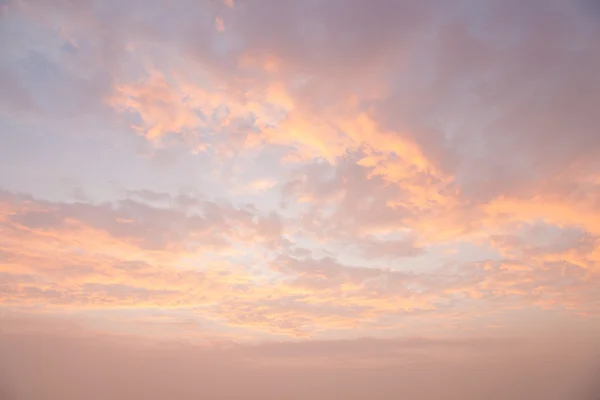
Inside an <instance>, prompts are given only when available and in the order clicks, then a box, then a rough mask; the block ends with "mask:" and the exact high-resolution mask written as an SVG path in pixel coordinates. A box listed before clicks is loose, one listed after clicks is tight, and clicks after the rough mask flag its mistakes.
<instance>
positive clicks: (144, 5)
mask: <svg viewBox="0 0 600 400" xmlns="http://www.w3.org/2000/svg"><path fill="white" fill-rule="evenodd" d="M0 49H1V51H2V54H3V56H2V58H1V60H0V307H1V308H0V321H1V322H2V323H1V325H2V328H3V329H2V331H0V333H1V336H0V339H1V340H0V343H3V346H9V344H10V343H12V342H11V341H12V340H15V339H14V337H13V336H11V335H16V336H17V337H18V335H19V334H20V333H22V334H25V333H27V334H31V335H33V336H35V335H38V334H39V333H40V332H46V331H52V332H54V334H55V335H56V340H57V341H60V340H64V339H65V338H67V337H69V334H70V333H69V329H66V328H64V326H65V324H67V326H71V327H72V329H75V330H76V331H79V330H81V331H82V332H87V333H86V336H85V342H86V344H85V346H92V347H93V346H94V343H96V344H97V345H98V346H105V345H106V346H109V347H110V348H111V349H113V347H112V346H116V344H115V343H113V342H112V340H113V339H114V338H115V337H121V336H123V335H124V336H126V337H130V338H131V337H132V338H135V340H139V341H149V342H151V343H153V346H158V347H159V348H160V349H162V350H160V351H167V352H168V351H175V350H173V349H172V348H171V347H169V346H173V345H174V343H183V342H185V343H187V344H186V346H192V348H196V347H194V346H199V347H198V348H201V349H205V348H208V349H210V351H214V352H219V354H221V355H222V356H223V357H226V359H229V358H228V357H231V359H232V360H233V359H235V360H238V361H239V360H240V359H244V360H245V361H244V363H242V364H239V365H238V364H236V368H238V367H239V371H240V374H241V373H243V371H245V370H246V369H247V368H250V369H252V368H254V367H256V366H257V365H259V366H260V367H261V368H267V367H268V368H274V365H280V364H281V363H282V362H283V363H284V364H285V363H291V364H293V368H292V367H291V366H290V365H287V364H286V365H287V367H286V368H289V369H287V370H286V371H287V372H286V373H289V374H290V378H289V379H293V376H294V374H297V373H299V372H298V371H297V370H295V369H294V368H298V365H302V366H303V367H306V366H311V365H312V366H320V367H323V366H324V365H327V368H330V369H329V371H330V373H331V374H332V375H331V376H336V372H335V371H337V369H336V368H338V369H339V368H342V367H344V366H346V365H355V366H357V368H358V367H360V368H367V367H366V366H365V365H364V364H365V363H366V364H368V368H384V369H385V368H388V369H387V370H386V371H392V370H393V369H394V368H396V367H398V363H399V362H400V361H399V360H400V359H404V357H407V356H406V355H404V352H405V351H408V352H409V353H411V354H412V351H413V350H414V351H417V352H418V357H417V358H416V361H415V362H421V361H423V360H427V361H426V362H425V361H423V362H424V363H425V364H424V365H427V368H434V366H435V365H437V363H438V362H439V363H440V364H439V365H444V368H452V365H453V363H458V362H459V361H457V358H456V357H457V356H456V354H454V353H453V352H454V351H457V350H459V351H460V352H462V353H461V354H462V355H461V356H460V357H458V359H461V357H466V358H469V357H471V356H472V355H473V354H475V355H480V356H481V357H483V355H486V357H487V355H489V354H488V352H494V351H498V350H497V348H496V346H497V345H498V341H500V342H502V343H505V342H504V341H508V342H511V341H513V340H525V341H526V342H530V343H534V342H535V341H536V340H537V339H539V338H540V337H541V336H543V335H544V332H545V331H546V330H548V329H555V327H557V326H565V325H569V326H571V327H572V332H571V333H569V334H567V333H564V332H563V331H562V330H559V333H558V334H557V335H556V337H555V338H554V339H553V340H556V341H559V342H560V340H561V339H560V338H561V337H562V338H563V340H564V341H565V342H568V341H570V340H572V337H573V335H575V336H577V337H580V336H585V337H588V338H591V337H593V334H592V333H597V332H598V331H599V329H598V328H600V324H599V322H598V321H599V318H600V133H599V132H600V131H599V129H598V127H599V126H600V114H599V113H598V112H597V110H596V108H597V105H598V104H600V79H598V77H597V71H600V7H598V6H597V2H595V1H591V0H577V1H572V2H564V1H546V0H532V1H528V2H526V3H523V2H520V1H516V0H515V1H513V0H508V1H502V2H498V1H492V0H489V1H488V0H485V1H469V0H456V1H436V0H431V1H430V0H425V1H395V0H374V1H361V0H350V1H349V0H333V1H322V0H310V1H307V0H286V1H279V0H259V1H253V0H238V1H235V0H229V1H220V0H210V1H208V0H206V1H188V0H177V1H160V0H159V1H153V2H146V1H144V2H142V1H141V0H133V1H128V2H125V3H124V2H117V1H112V0H109V1H105V0H102V1H100V0H98V1H96V0H75V1H66V0H51V1H36V0H8V1H0ZM24 321H26V322H24ZM69 324H72V325H69ZM4 327H6V328H4ZM53 327H54V328H56V329H54V328H53ZM563 333H564V337H563V336H561V335H563ZM365 338H368V339H365ZM415 338H417V339H415ZM53 340H54V339H53ZM105 341H109V342H110V343H109V344H106V343H105ZM24 343H25V342H20V344H19V345H23V346H25V344H24ZM61 343H62V342H61ZM511 343H512V342H511ZM582 343H585V344H586V345H587V346H589V347H590V348H595V347H594V345H595V344H596V341H594V340H592V339H589V340H588V339H586V340H583V341H582ZM63 345H64V343H63V344H59V343H58V342H57V343H56V344H50V345H48V346H49V347H48V351H49V352H50V353H49V354H52V355H51V356H49V357H57V354H59V353H60V351H59V350H57V349H58V348H59V347H60V346H63ZM55 346H56V348H55ZM9 347H10V346H9ZM440 348H443V350H439V349H440ZM450 348H451V349H453V350H452V351H446V350H447V349H450ZM169 349H170V350H169ZM569 349H570V348H569ZM513 350H514V349H513ZM69 351H75V350H69ZM110 351H116V350H114V349H113V350H110ZM110 351H108V352H109V353H110ZM177 351H180V350H177ZM199 351H200V350H199ZM202 351H209V350H202ZM221 352H224V353H221ZM540 352H541V353H543V352H542V351H541V350H540ZM514 353H515V355H516V354H518V353H519V352H518V351H516V350H514ZM566 353H569V351H566ZM173 354H175V353H173ZM203 354H204V353H203ZM211 354H213V353H211ZM286 354H288V355H289V354H291V355H289V356H288V355H286ZM511 354H512V353H511ZM536 354H537V353H536ZM569 354H570V353H569ZM413 355H414V354H413ZM505 356H506V354H505ZM173 357H175V356H173ZM215 357H216V356H215ZM432 357H433V358H432ZM536 357H537V356H536ZM540 357H541V356H540ZM16 358H17V357H16V356H15V358H14V359H9V361H8V362H7V363H5V364H6V365H3V367H6V368H7V370H12V369H13V368H11V366H12V365H13V363H17V362H18V361H17V360H16ZM484 358H485V357H484ZM484 358H481V359H478V360H477V363H479V362H481V363H483V364H485V365H490V368H492V365H495V366H493V368H501V365H504V366H506V365H509V364H510V362H509V361H507V360H505V359H502V360H499V359H498V360H497V359H496V358H494V357H492V356H490V357H489V358H485V360H484ZM248 359H254V360H255V361H256V362H255V364H256V365H253V366H249V365H248ZM291 359H293V361H290V360H291ZM300 359H301V360H300ZM432 359H435V360H436V361H435V362H433V361H431V360H432ZM340 360H342V361H340ZM536 360H537V358H536ZM558 360H559V358H556V359H553V361H552V362H558ZM74 362H75V361H74ZM132 362H133V361H132ZM232 362H233V361H232ZM236 362H237V361H236ZM495 362H497V364H494V363H495ZM536 362H537V361H536ZM503 363H508V364H503ZM250 364H252V363H250ZM467 364H468V363H467ZM475 364H476V363H475ZM475 364H473V365H475ZM483 364H482V365H483ZM15 365H16V364H15ZM23 365H24V364H23ZM265 365H266V366H267V367H265ZM468 365H469V366H468V367H465V368H466V369H465V371H467V370H468V369H469V368H475V367H474V366H470V365H471V364H468ZM477 365H479V364H477ZM65 368H66V369H65V370H64V371H67V370H68V371H70V370H69V369H68V368H67V367H65ZM136 368H138V367H136ZM390 368H391V369H390ZM424 368H425V367H424ZM427 368H425V369H424V370H423V377H422V379H426V377H427V376H428V375H427V373H426V370H427ZM477 368H479V367H477ZM502 368H503V367H502ZM532 368H533V367H532ZM250 369H248V371H249V370H250ZM434 369H435V368H434ZM559 369H560V368H558V369H556V370H555V372H556V371H558V370H559ZM14 370H15V371H18V370H19V369H18V368H16V367H15V368H14ZM261 371H262V372H261V374H262V373H264V374H266V375H264V376H265V377H267V376H269V373H268V372H264V370H261ZM332 371H333V372H332ZM340 371H341V369H340ZM363 372H364V371H363ZM40 373H41V374H43V373H45V372H40ZM71 373H72V372H65V374H66V375H64V376H68V374H71ZM89 373H90V374H93V373H94V372H93V371H91V370H90V372H89ZM165 373H167V372H165ZM173 373H176V372H173ZM236 373H237V372H236ZM282 373H283V372H282ZM364 373H365V374H367V373H366V372H364ZM386 373H387V372H386ZM557 373H558V372H557ZM561 373H562V372H561ZM565 373H566V372H565ZM144 374H145V373H141V375H140V376H142V375H144ZM367 375H368V374H367ZM434 375H435V373H432V374H431V377H433V376H434ZM468 375H469V373H468V372H465V375H464V376H468ZM11 376H12V375H11ZM48 376H50V375H48ZM136 376H137V375H136ZM261 376H262V375H261ZM339 376H340V377H342V376H343V378H340V380H343V381H346V380H348V379H353V378H350V375H348V374H346V372H344V373H342V372H340V375H339ZM365 376H366V375H365ZM435 376H438V375H435ZM22 378H23V377H21V378H19V379H22ZM23 379H24V378H23ZM48 379H51V378H48ZM57 379H58V378H57ZM61 379H63V378H60V379H59V380H61ZM111 379H112V378H111ZM132 379H142V378H139V377H138V378H132ZM232 379H236V378H232ZM260 379H263V378H260ZM264 379H267V378H264ZM282 379H283V378H282ZM286 379H287V378H286ZM386 379H387V378H386ZM386 379H384V380H383V381H385V382H387V383H382V385H383V386H384V387H385V386H386V385H388V386H387V387H391V386H389V385H390V382H388V381H386ZM419 379H421V378H419ZM432 379H433V378H432ZM436 379H437V378H436ZM17 380H18V379H17ZM284 381H285V379H284ZM383 381H382V382H383ZM565 382H566V381H565ZM90 384H91V383H90ZM40 385H41V386H40V389H39V390H44V389H43V388H44V387H45V386H44V385H47V383H43V382H42V383H40ZM261 385H266V383H261ZM259 386H260V385H259ZM392 386H393V385H392ZM492 386H493V385H492ZM492 386H489V387H488V388H487V390H490V391H491V390H492V389H491V388H492ZM517 386H518V385H517ZM517 386H515V387H517ZM257 387H258V386H257ZM482 387H483V386H482ZM519 387H520V386H519ZM536 387H537V386H536ZM548 388H549V386H548V387H545V388H544V387H543V385H541V386H539V390H542V392H543V390H547V389H548ZM363 389H364V390H367V389H366V386H365V388H363ZM363 389H357V391H355V394H356V393H363V392H361V390H363ZM61 390H62V389H61ZM165 390H166V389H165ZM190 390H192V389H190ZM256 390H257V391H256V392H252V393H253V394H252V395H251V396H261V395H260V393H266V392H262V391H261V390H263V389H261V388H260V387H258V389H256ZM373 390H374V389H373ZM382 390H383V389H382ZM390 390H391V389H390ZM394 390H396V389H394ZM394 390H391V391H389V392H385V390H383V391H382V392H381V394H380V395H379V394H378V396H380V397H381V398H386V397H385V396H388V397H391V396H397V395H398V393H399V392H397V391H394ZM415 390H416V389H415ZM457 390H458V389H457ZM482 390H483V389H482ZM536 390H537V389H536ZM548 390H549V389H548ZM59 392H60V390H59V391H58V392H56V393H59ZM276 392H277V391H276ZM351 392H352V390H350V389H348V391H347V393H351ZM542 392H539V393H542ZM549 392H550V393H551V392H552V390H550V391H549ZM190 393H191V392H190ZM194 393H196V392H194ZM274 393H275V392H274ZM277 393H279V392H277ZM343 393H346V392H343ZM365 393H367V392H365ZM439 393H443V392H439ZM457 393H458V392H457ZM507 393H508V392H507ZM515 393H517V392H515ZM519 393H520V392H519ZM523 393H524V392H523ZM543 393H545V392H543ZM556 393H558V392H556ZM179 395H180V396H182V397H181V398H187V397H185V396H186V395H185V393H184V392H181V393H180V394H179ZM556 395H557V396H558V394H556ZM23 396H28V395H27V394H23ZM29 396H30V397H26V398H27V399H28V398H36V397H35V396H36V395H35V394H30V395H29ZM31 396H33V397H31ZM57 396H58V394H57ZM77 396H81V395H75V397H74V398H81V397H77ZM111 396H112V395H111ZM115 396H116V395H115ZM125 396H126V397H125V398H131V397H127V395H125ZM137 396H142V394H137ZM187 396H188V397H189V396H190V395H189V394H188V395H187ZM215 396H216V395H215ZM277 396H279V397H278V398H282V396H283V397H285V396H284V395H282V394H281V393H279V394H278V395H277ZM290 396H291V394H290ZM303 396H304V397H302V396H301V397H299V398H307V397H311V398H314V394H308V392H306V394H305V395H303ZM323 396H324V397H323ZM328 396H330V395H322V398H329V397H328ZM344 396H345V394H344ZM357 396H358V397H357V398H371V397H369V396H367V394H361V395H358V394H357ZM424 396H426V395H424ZM429 396H430V398H432V399H433V398H439V397H435V396H436V394H435V393H433V392H432V393H431V394H430V395H429ZM465 396H468V395H467V394H465ZM471 396H476V395H475V394H472V395H471ZM506 396H509V395H508V394H506ZM511 396H512V395H511ZM515 396H521V394H514V396H513V397H510V398H518V397H515ZM523 396H525V394H523ZM540 396H541V395H540ZM376 397H377V396H376ZM215 398H217V397H215ZM251 398H253V397H251ZM257 398H258V397H257ZM290 398H291V397H290ZM423 398H427V397H423ZM465 398H468V397H465ZM474 398H477V397H474ZM499 398H506V397H499ZM525 398H527V397H525ZM529 398H531V397H529ZM564 398H565V399H566V398H567V397H564ZM557 399H559V400H560V399H562V397H557Z"/></svg>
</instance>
